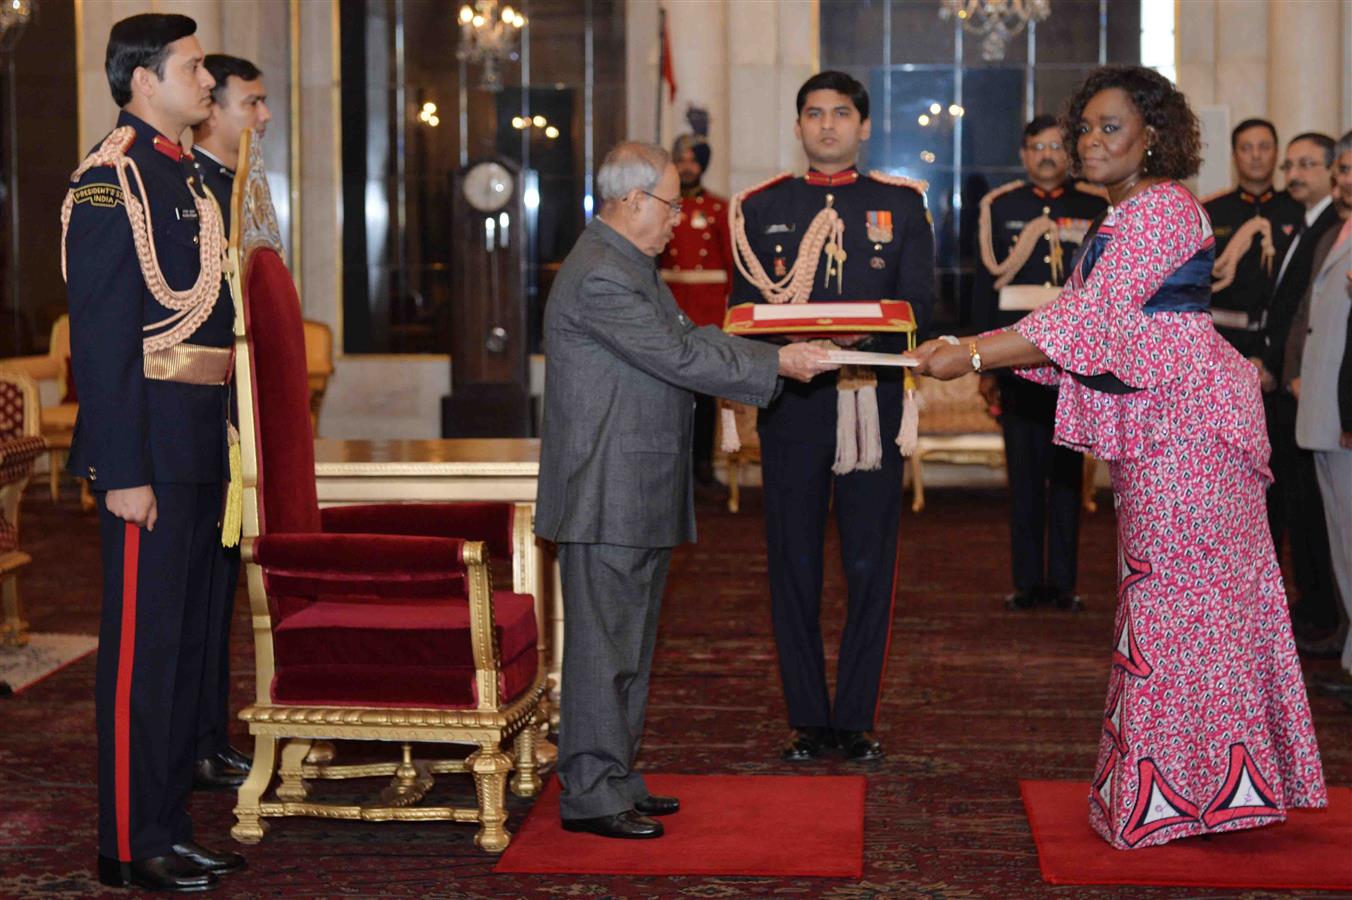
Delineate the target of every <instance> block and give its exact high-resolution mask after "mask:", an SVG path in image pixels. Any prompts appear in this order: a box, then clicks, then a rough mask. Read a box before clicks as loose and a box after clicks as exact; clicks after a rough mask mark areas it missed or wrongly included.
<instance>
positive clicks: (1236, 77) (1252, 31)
mask: <svg viewBox="0 0 1352 900" xmlns="http://www.w3.org/2000/svg"><path fill="white" fill-rule="evenodd" d="M1268 7H1269V0H1219V2H1218V3H1217V6H1216V40H1215V48H1216V95H1215V102H1216V103H1221V104H1224V105H1226V106H1228V107H1230V120H1231V122H1232V123H1235V124H1238V123H1239V122H1242V121H1243V120H1245V119H1249V118H1254V117H1260V118H1266V117H1267V111H1268V81H1267V78H1268V73H1267V62H1268Z"/></svg>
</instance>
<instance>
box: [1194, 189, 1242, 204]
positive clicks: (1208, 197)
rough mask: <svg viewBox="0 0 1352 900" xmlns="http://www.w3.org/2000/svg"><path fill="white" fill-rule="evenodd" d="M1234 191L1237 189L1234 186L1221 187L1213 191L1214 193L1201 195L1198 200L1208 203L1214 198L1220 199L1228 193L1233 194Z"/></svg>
mask: <svg viewBox="0 0 1352 900" xmlns="http://www.w3.org/2000/svg"><path fill="white" fill-rule="evenodd" d="M1234 192H1235V189H1234V188H1232V187H1228V188H1221V189H1220V190H1219V191H1213V192H1212V193H1210V194H1207V195H1206V196H1205V197H1199V198H1198V202H1199V203H1202V204H1203V205H1205V204H1207V203H1210V202H1211V201H1212V200H1219V199H1221V198H1222V197H1224V196H1225V195H1226V194H1233V193H1234Z"/></svg>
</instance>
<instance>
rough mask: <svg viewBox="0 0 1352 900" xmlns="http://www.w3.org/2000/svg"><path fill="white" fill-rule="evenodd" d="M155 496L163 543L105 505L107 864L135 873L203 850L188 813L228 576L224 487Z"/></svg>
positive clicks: (179, 488) (103, 825) (101, 696)
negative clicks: (212, 623)
mask: <svg viewBox="0 0 1352 900" xmlns="http://www.w3.org/2000/svg"><path fill="white" fill-rule="evenodd" d="M153 488H154V491H155V499H156V504H157V507H158V513H159V519H158V521H157V522H156V524H155V530H154V531H146V530H144V529H142V528H138V527H136V526H134V525H130V524H128V523H127V522H124V521H123V520H121V519H119V518H117V517H116V516H114V515H112V514H111V513H109V512H108V510H107V507H106V506H105V505H104V500H103V496H102V495H100V498H99V526H100V534H101V539H102V549H103V609H102V621H101V624H100V629H99V654H98V673H97V676H96V681H95V695H96V697H95V700H96V702H95V708H96V718H97V728H98V745H99V853H100V855H102V856H106V857H109V858H111V859H120V860H123V861H128V860H137V859H145V858H147V857H152V856H162V855H165V854H167V853H169V852H170V848H171V846H172V845H173V844H175V843H180V842H182V841H186V840H191V839H192V821H191V820H190V819H189V818H188V811H187V802H188V794H189V792H190V790H191V789H192V764H193V758H194V753H195V751H196V747H197V723H198V706H199V704H200V702H201V700H200V698H201V690H202V679H203V674H204V671H205V667H206V661H207V633H208V630H209V622H208V620H209V611H210V606H211V603H210V598H211V597H212V596H213V592H215V591H219V590H220V584H219V583H220V581H221V580H222V579H223V577H224V575H225V574H226V573H225V571H224V569H225V566H224V560H225V557H224V555H223V554H222V553H221V552H220V551H221V545H220V537H221V532H220V525H219V520H220V513H221V497H222V486H221V485H220V484H219V483H214V484H155V485H153Z"/></svg>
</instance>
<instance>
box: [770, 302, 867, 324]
mask: <svg viewBox="0 0 1352 900" xmlns="http://www.w3.org/2000/svg"><path fill="white" fill-rule="evenodd" d="M882 317H883V308H882V306H880V305H879V304H877V303H757V304H756V305H755V307H754V308H752V310H751V319H752V321H753V322H783V321H784V320H786V319H805V320H806V319H812V318H831V319H881V318H882Z"/></svg>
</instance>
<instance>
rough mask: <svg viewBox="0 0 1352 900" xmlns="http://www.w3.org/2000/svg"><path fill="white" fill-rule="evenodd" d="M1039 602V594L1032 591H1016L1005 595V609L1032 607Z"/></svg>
mask: <svg viewBox="0 0 1352 900" xmlns="http://www.w3.org/2000/svg"><path fill="white" fill-rule="evenodd" d="M1036 604H1037V595H1036V594H1034V593H1033V592H1032V591H1015V592H1014V593H1012V594H1008V595H1006V597H1005V609H1032V608H1033V607H1034V606H1035V605H1036Z"/></svg>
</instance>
